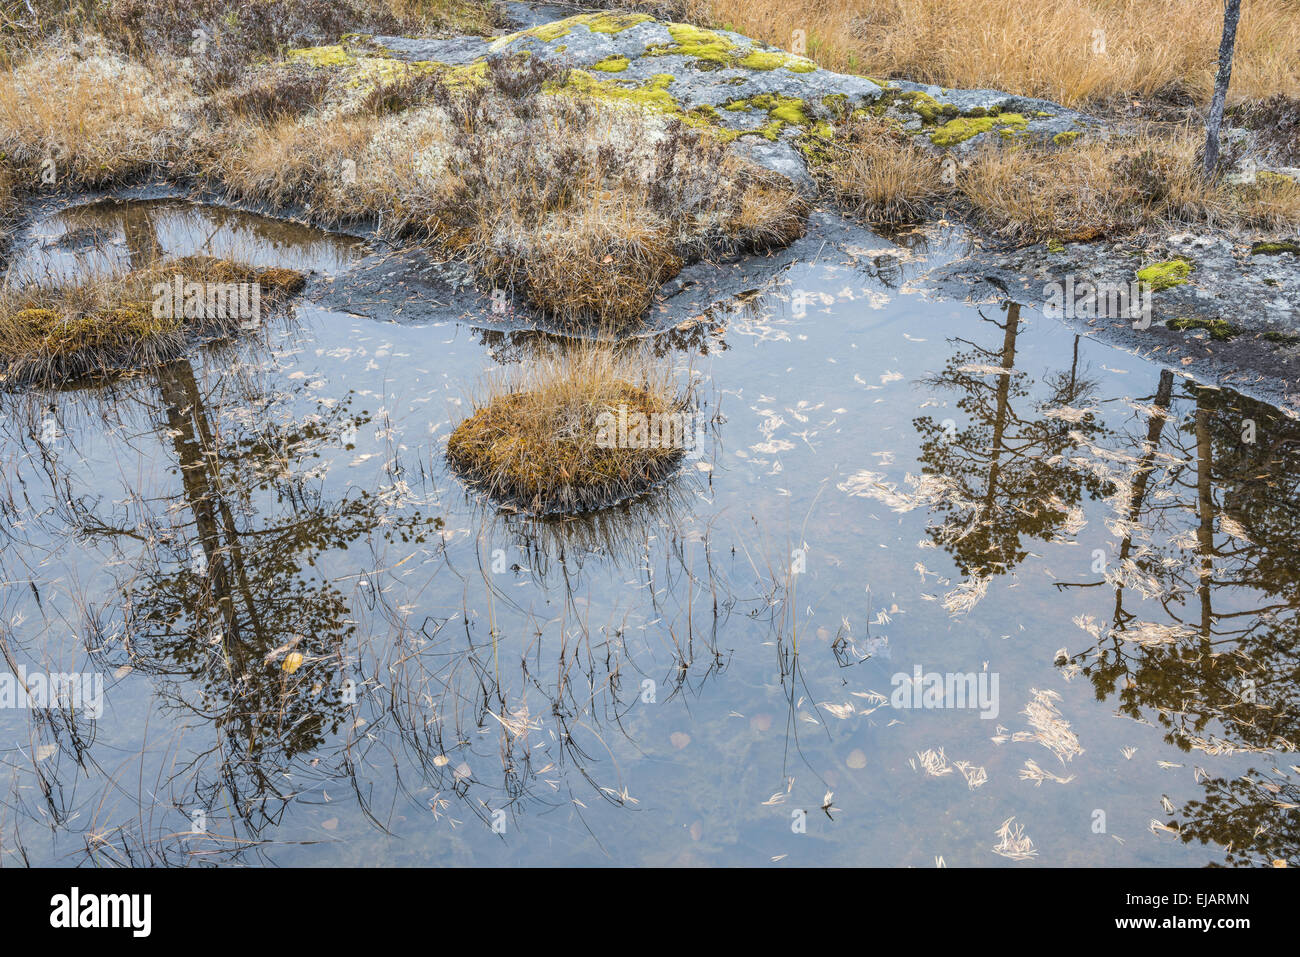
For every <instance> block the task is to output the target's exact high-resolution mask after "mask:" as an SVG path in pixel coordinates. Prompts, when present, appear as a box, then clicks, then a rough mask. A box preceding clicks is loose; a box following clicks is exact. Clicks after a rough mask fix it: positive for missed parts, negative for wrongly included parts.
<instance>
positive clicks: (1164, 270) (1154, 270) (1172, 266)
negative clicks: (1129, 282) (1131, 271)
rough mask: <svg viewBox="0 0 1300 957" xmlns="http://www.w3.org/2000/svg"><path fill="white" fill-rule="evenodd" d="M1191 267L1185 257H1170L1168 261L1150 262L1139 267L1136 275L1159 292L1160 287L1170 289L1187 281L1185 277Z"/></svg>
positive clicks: (1190, 270)
mask: <svg viewBox="0 0 1300 957" xmlns="http://www.w3.org/2000/svg"><path fill="white" fill-rule="evenodd" d="M1193 268H1194V267H1193V266H1192V264H1191V263H1190V262H1189V261H1188V260H1186V259H1182V258H1178V259H1170V260H1169V261H1168V262H1161V263H1152V264H1151V265H1150V266H1146V267H1145V268H1143V269H1139V270H1138V272H1137V277H1138V279H1139V280H1140V281H1141V282H1143V283H1144V284H1145V285H1146V286H1147V287H1149V288H1150V289H1151V290H1152V291H1153V292H1159V291H1160V290H1161V289H1172V288H1173V287H1174V286H1181V285H1182V284H1183V283H1185V282H1187V277H1188V276H1190V275H1191V274H1192V269H1193Z"/></svg>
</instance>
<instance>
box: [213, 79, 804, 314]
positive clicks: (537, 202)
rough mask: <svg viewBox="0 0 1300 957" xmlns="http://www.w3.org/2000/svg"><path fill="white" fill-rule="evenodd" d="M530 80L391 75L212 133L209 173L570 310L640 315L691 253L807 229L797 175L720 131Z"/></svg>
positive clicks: (245, 195)
mask: <svg viewBox="0 0 1300 957" xmlns="http://www.w3.org/2000/svg"><path fill="white" fill-rule="evenodd" d="M534 79H536V80H537V83H532V82H531V81H530V80H529V78H528V77H526V76H525V77H521V76H520V75H519V68H518V66H517V65H515V66H512V65H510V64H500V63H499V64H496V65H495V66H494V67H493V68H492V71H490V72H489V75H488V76H487V77H486V78H485V79H483V80H482V81H481V82H471V83H466V82H464V80H463V78H461V77H455V76H453V77H448V78H446V81H445V82H444V81H443V80H441V79H440V78H438V77H430V76H427V75H426V76H421V77H418V80H419V82H418V83H416V82H413V81H412V79H411V78H400V77H399V78H395V79H394V80H393V81H392V82H391V89H390V88H379V89H375V90H370V91H368V92H365V93H364V94H362V95H359V96H357V95H355V94H354V95H353V98H352V100H350V101H348V102H345V103H343V104H338V103H335V104H334V105H333V106H332V107H331V108H329V109H326V110H324V111H320V112H317V113H315V114H312V115H309V116H307V117H305V118H301V119H297V118H282V119H279V120H275V121H270V122H261V123H255V124H253V125H252V126H251V127H249V128H248V130H247V133H246V135H244V136H242V137H240V138H239V139H234V140H232V139H231V138H230V137H228V136H223V135H222V134H221V131H220V130H219V129H216V130H213V131H212V134H213V135H211V136H208V137H201V138H200V141H201V143H202V149H201V150H200V154H199V158H198V159H197V160H196V172H198V173H199V174H200V175H201V176H202V177H204V178H206V179H208V180H209V181H211V182H214V183H217V184H219V185H221V186H223V187H224V188H226V189H228V190H229V191H230V192H231V193H232V194H234V195H236V196H238V197H239V198H241V199H245V200H255V201H263V202H267V203H269V204H271V205H273V206H281V207H282V206H286V205H292V204H297V205H301V206H305V207H307V208H309V209H310V210H311V212H312V213H313V214H314V215H315V216H316V217H317V218H318V219H319V220H321V221H323V222H326V223H331V222H341V221H347V220H350V219H351V220H360V219H367V220H376V221H379V222H381V223H382V225H383V229H384V230H385V231H386V232H388V233H391V234H398V235H407V236H414V237H415V238H417V239H420V240H424V241H428V242H430V243H432V244H433V245H434V246H436V247H439V248H441V249H442V250H444V251H445V252H447V253H448V254H451V255H455V256H458V257H461V258H462V259H464V260H465V261H467V262H468V263H470V264H471V265H473V266H474V267H475V268H477V269H478V270H479V271H480V272H481V273H482V274H483V275H484V276H485V277H487V278H488V279H489V280H490V281H491V282H493V283H494V284H497V285H500V286H507V287H509V286H518V287H519V288H521V289H522V290H523V291H524V292H525V294H526V295H527V297H528V298H529V300H530V301H531V302H532V303H533V305H535V306H536V307H538V308H539V309H541V310H543V311H545V312H546V313H548V314H550V315H552V316H554V317H556V318H557V319H559V320H561V321H564V322H570V323H583V324H611V323H626V322H630V321H633V320H635V319H636V318H637V317H639V316H640V315H641V314H642V313H643V312H644V311H645V309H646V308H647V307H648V306H649V305H650V304H651V303H652V301H653V297H654V294H655V291H656V290H657V289H658V287H659V285H660V284H661V283H663V282H664V281H665V280H667V279H669V278H671V277H672V276H674V275H675V274H676V273H677V272H678V270H680V269H681V267H682V265H683V264H684V263H685V262H687V261H689V260H691V259H693V258H698V257H701V256H709V255H715V254H724V253H728V252H733V251H736V250H740V249H762V248H766V247H769V246H773V245H784V244H786V243H788V242H789V241H791V240H792V239H793V238H794V237H796V236H798V235H800V234H801V233H802V230H803V223H804V220H805V217H806V215H807V211H808V206H807V203H806V202H805V201H804V200H802V199H801V198H800V197H799V196H798V194H797V193H796V191H795V190H794V188H793V187H792V186H791V185H790V184H789V182H788V181H786V180H785V179H783V178H782V177H778V176H775V175H772V174H770V173H767V172H766V171H764V170H761V169H760V168H758V167H756V166H754V165H753V164H750V163H748V162H746V161H743V160H741V159H739V158H738V157H737V156H735V155H734V154H733V153H732V152H731V151H730V150H729V149H728V148H727V146H726V145H725V143H723V142H722V141H721V140H720V139H718V138H716V137H714V136H712V135H711V134H710V133H708V132H707V131H703V130H697V129H693V128H690V127H688V126H686V125H684V124H682V123H680V122H678V121H675V120H672V119H670V118H665V117H663V116H660V115H656V114H652V113H648V112H646V111H643V110H641V109H639V108H637V107H635V106H630V105H627V104H621V103H604V102H601V101H598V100H592V99H588V98H583V97H581V96H569V95H549V94H539V93H537V92H536V88H537V86H539V85H540V84H541V83H543V82H552V81H554V80H555V78H548V77H545V76H541V77H537V78H534ZM503 90H509V91H512V92H503ZM515 92H517V94H518V95H514V93H515Z"/></svg>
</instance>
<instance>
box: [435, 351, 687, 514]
mask: <svg viewBox="0 0 1300 957" xmlns="http://www.w3.org/2000/svg"><path fill="white" fill-rule="evenodd" d="M691 418H692V416H691V413H690V411H689V400H688V398H687V396H685V395H683V394H682V393H680V392H679V391H678V390H677V389H676V388H675V387H674V385H673V382H672V379H671V376H670V374H669V372H668V371H667V369H666V368H665V367H664V366H663V365H661V364H659V363H656V362H654V361H653V360H652V359H650V358H649V357H648V356H647V355H646V354H645V353H644V352H642V351H639V350H628V349H616V348H614V347H612V346H610V345H607V344H602V343H591V342H583V343H580V344H577V345H575V346H572V347H570V348H568V349H566V350H565V351H564V353H562V354H561V355H558V356H554V357H549V358H544V359H540V360H536V361H535V362H533V363H532V364H530V365H529V366H527V367H526V368H524V369H522V370H518V371H515V372H513V374H507V375H505V376H502V377H500V378H498V379H495V380H493V381H492V382H491V383H489V385H488V386H487V388H486V390H485V391H484V392H483V393H482V394H480V395H478V396H476V397H475V398H474V400H473V412H472V413H471V414H470V415H469V416H468V417H467V418H466V419H465V420H464V421H462V422H461V423H460V424H459V425H458V426H457V427H456V429H455V430H454V431H453V432H452V434H451V436H450V438H449V439H448V441H447V458H448V460H449V461H450V463H451V464H452V466H453V467H454V468H455V469H456V470H457V471H458V472H459V473H460V474H461V475H462V476H464V477H465V478H466V479H468V480H470V481H471V482H473V483H474V484H476V485H478V486H479V487H481V488H482V489H483V490H484V491H485V492H487V493H488V495H490V496H491V497H492V498H494V499H496V500H498V501H501V502H503V503H507V504H510V505H513V506H515V507H517V508H521V509H524V510H527V511H530V512H533V513H537V514H552V513H572V512H583V511H590V510H593V509H598V508H602V507H605V506H608V505H612V504H615V503H617V502H621V501H625V500H627V499H629V498H633V497H635V496H637V495H640V494H642V493H644V492H646V491H647V490H649V489H651V488H652V487H654V486H655V485H656V484H658V483H659V482H661V481H663V480H664V479H665V478H667V477H668V476H669V475H670V474H671V473H672V472H673V471H675V470H676V469H677V467H678V466H679V465H680V463H681V460H682V458H683V456H684V454H685V452H686V449H687V446H688V444H689V443H690V441H691V440H692V430H691V429H690V428H689V427H688V426H689V424H690V422H691ZM638 422H641V423H643V424H644V426H645V428H644V429H643V430H640V431H637V429H636V424H637V423H638ZM628 423H631V426H629V427H625V426H627V424H628Z"/></svg>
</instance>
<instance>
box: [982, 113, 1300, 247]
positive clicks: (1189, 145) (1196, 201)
mask: <svg viewBox="0 0 1300 957" xmlns="http://www.w3.org/2000/svg"><path fill="white" fill-rule="evenodd" d="M1200 144H1201V133H1200V131H1199V130H1198V129H1196V128H1195V127H1186V128H1183V129H1181V130H1178V131H1175V132H1172V133H1170V132H1163V133H1161V134H1158V135H1157V134H1153V133H1140V134H1139V135H1137V136H1135V137H1114V138H1112V139H1110V140H1108V141H1100V140H1097V141H1084V142H1078V143H1076V144H1075V145H1072V146H1068V147H1065V148H1063V149H1044V148H1038V147H1032V146H1016V147H1010V148H1007V147H1001V148H999V147H989V148H986V149H983V150H980V151H979V152H977V153H976V154H975V155H974V157H973V158H972V161H971V164H970V166H969V167H968V168H965V169H962V170H961V171H960V172H959V174H958V177H957V187H958V190H959V192H960V195H961V196H962V198H964V199H965V200H966V201H967V202H968V203H969V204H970V206H971V208H972V210H973V211H974V214H975V216H976V218H977V219H978V220H979V221H980V222H981V223H982V224H983V225H985V226H987V227H989V228H991V229H992V230H994V231H995V232H997V233H1000V234H1002V235H1004V236H1007V237H1009V238H1011V239H1014V240H1020V241H1040V240H1045V239H1052V238H1056V239H1061V240H1075V241H1077V240H1089V239H1097V238H1101V237H1105V236H1114V235H1120V234H1124V233H1129V232H1133V231H1136V230H1140V229H1145V228H1152V227H1160V226H1189V225H1202V226H1218V227H1266V228H1270V229H1285V228H1288V227H1293V226H1295V225H1297V224H1300V184H1298V183H1296V182H1294V181H1292V180H1289V179H1285V178H1283V177H1280V176H1275V175H1271V174H1261V175H1260V176H1259V177H1258V178H1257V180H1256V183H1255V184H1254V185H1248V186H1247V185H1234V184H1232V183H1231V182H1228V181H1226V180H1217V181H1214V182H1209V181H1206V180H1205V179H1204V178H1203V177H1202V175H1201V164H1200V161H1199V149H1200Z"/></svg>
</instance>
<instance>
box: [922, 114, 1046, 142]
mask: <svg viewBox="0 0 1300 957" xmlns="http://www.w3.org/2000/svg"><path fill="white" fill-rule="evenodd" d="M1027 123H1028V121H1027V120H1026V119H1025V118H1024V117H1023V116H1022V115H1021V114H1019V113H999V114H998V115H997V116H959V117H957V118H956V119H955V120H949V121H948V122H947V123H945V124H943V126H941V127H939V128H938V129H937V130H935V131H934V132H933V133H931V134H930V142H931V143H933V144H934V145H935V146H956V145H957V144H958V143H964V142H966V141H967V140H968V139H970V138H971V137H974V136H979V135H980V134H981V133H988V132H990V131H991V130H997V131H998V132H999V133H1002V134H1003V135H1004V136H1012V135H1015V134H1016V133H1017V132H1019V131H1021V130H1023V129H1024V128H1025V126H1026V124H1027Z"/></svg>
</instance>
